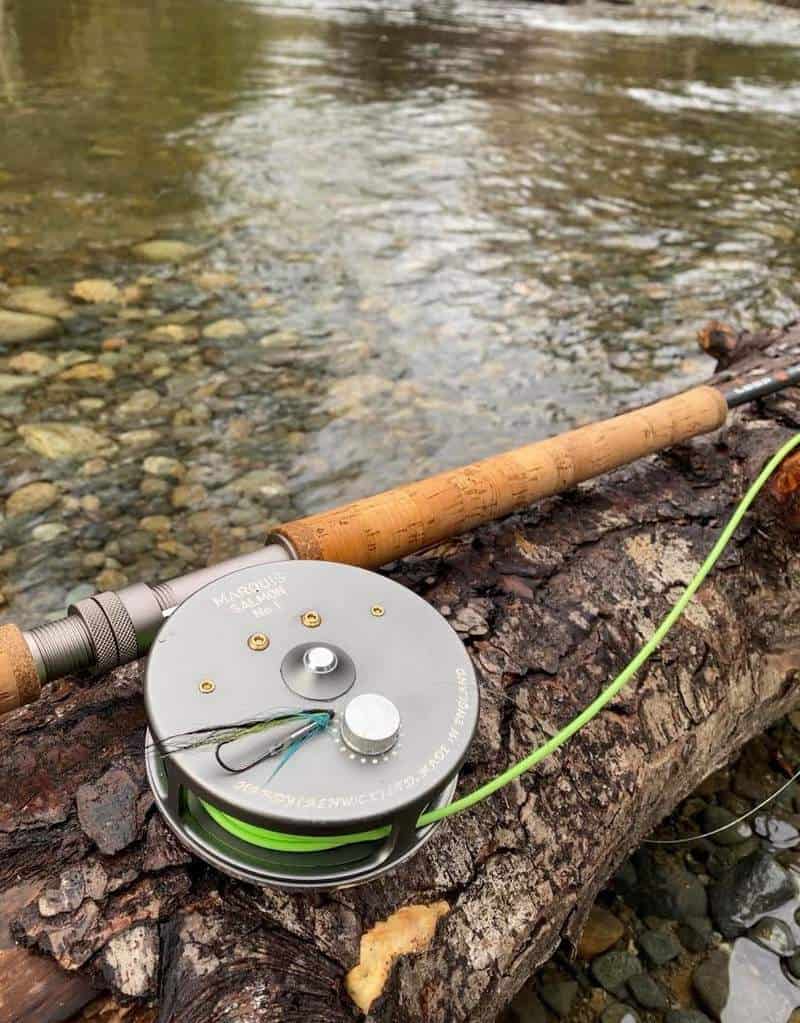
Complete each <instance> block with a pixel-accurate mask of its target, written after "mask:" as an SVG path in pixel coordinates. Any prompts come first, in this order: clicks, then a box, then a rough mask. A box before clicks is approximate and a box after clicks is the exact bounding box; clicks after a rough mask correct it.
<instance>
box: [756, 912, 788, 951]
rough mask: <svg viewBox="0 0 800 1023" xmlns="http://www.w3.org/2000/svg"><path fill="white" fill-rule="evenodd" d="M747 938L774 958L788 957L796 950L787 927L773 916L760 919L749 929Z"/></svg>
mask: <svg viewBox="0 0 800 1023" xmlns="http://www.w3.org/2000/svg"><path fill="white" fill-rule="evenodd" d="M747 936H748V938H750V939H751V940H752V941H755V942H756V943H757V944H759V945H761V947H762V948H766V949H767V950H768V951H770V952H774V953H775V955H776V956H790V955H792V954H793V953H794V951H795V949H796V944H795V940H794V938H793V937H792V932H791V929H790V927H789V925H788V924H786V923H784V922H783V920H779V919H778V918H777V917H774V916H765V917H762V918H761V919H760V920H759V921H758V923H756V924H754V925H753V926H752V927H751V928H750V930H749V931H748V932H747Z"/></svg>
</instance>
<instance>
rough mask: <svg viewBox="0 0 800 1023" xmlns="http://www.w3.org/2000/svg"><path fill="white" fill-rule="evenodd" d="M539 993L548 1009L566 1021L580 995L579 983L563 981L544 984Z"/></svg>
mask: <svg viewBox="0 0 800 1023" xmlns="http://www.w3.org/2000/svg"><path fill="white" fill-rule="evenodd" d="M539 993H540V994H541V996H542V1001H544V1003H545V1005H547V1007H548V1008H550V1009H552V1010H553V1012H554V1013H555V1014H556V1015H557V1016H558V1017H559V1018H560V1019H566V1017H567V1016H569V1011H570V1009H571V1008H572V1003H573V1002H574V1001H575V996H576V995H577V993H578V982H577V981H576V980H562V981H556V982H555V983H552V984H543V985H542V987H541V989H540V991H539Z"/></svg>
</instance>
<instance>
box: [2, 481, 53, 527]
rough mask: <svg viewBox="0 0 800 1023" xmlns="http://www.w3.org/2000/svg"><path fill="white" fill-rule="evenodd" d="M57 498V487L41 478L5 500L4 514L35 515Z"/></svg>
mask: <svg viewBox="0 0 800 1023" xmlns="http://www.w3.org/2000/svg"><path fill="white" fill-rule="evenodd" d="M57 500H58V487H56V486H54V485H53V484H52V483H47V482H45V481H44V480H41V481H40V482H38V483H28V484H26V485H25V486H24V487H20V488H19V490H15V491H14V493H13V494H12V495H11V496H10V497H9V498H8V500H7V501H6V515H8V516H9V518H12V517H13V516H16V515H35V514H36V513H37V512H43V511H45V510H46V509H47V508H50V507H52V505H54V504H55V503H56V501H57Z"/></svg>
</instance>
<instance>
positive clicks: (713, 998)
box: [692, 949, 730, 1019]
mask: <svg viewBox="0 0 800 1023" xmlns="http://www.w3.org/2000/svg"><path fill="white" fill-rule="evenodd" d="M692 987H693V988H694V990H695V993H696V994H697V997H698V999H699V1000H700V1003H701V1004H702V1006H703V1008H704V1009H705V1010H706V1011H707V1012H710V1013H711V1015H712V1016H713V1017H714V1019H722V1012H723V1010H724V1008H725V1006H726V1005H727V1004H728V994H729V992H730V980H729V978H728V956H727V954H726V953H725V952H722V951H720V950H719V949H718V950H716V951H714V952H711V953H710V954H709V956H708V958H706V959H704V960H703V961H702V962H701V963H700V964H699V965H698V966H697V967H696V969H695V971H694V973H693V974H692Z"/></svg>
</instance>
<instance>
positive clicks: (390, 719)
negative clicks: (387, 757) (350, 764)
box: [342, 693, 400, 757]
mask: <svg viewBox="0 0 800 1023" xmlns="http://www.w3.org/2000/svg"><path fill="white" fill-rule="evenodd" d="M399 735H400V711H399V710H398V709H397V707H395V705H394V704H393V703H392V701H391V700H387V699H386V697H385V696H381V695H380V693H362V694H361V695H360V696H356V697H355V698H354V699H352V700H351V701H350V702H349V703H348V704H347V706H346V707H345V709H344V714H343V715H342V738H343V739H344V741H345V743H346V745H348V746H349V747H350V749H351V750H353V752H354V753H361V754H363V755H364V756H368V757H376V756H380V755H381V754H383V753H388V752H389V750H390V749H391V748H392V746H394V744H395V743H396V742H397V739H398V736H399Z"/></svg>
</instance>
